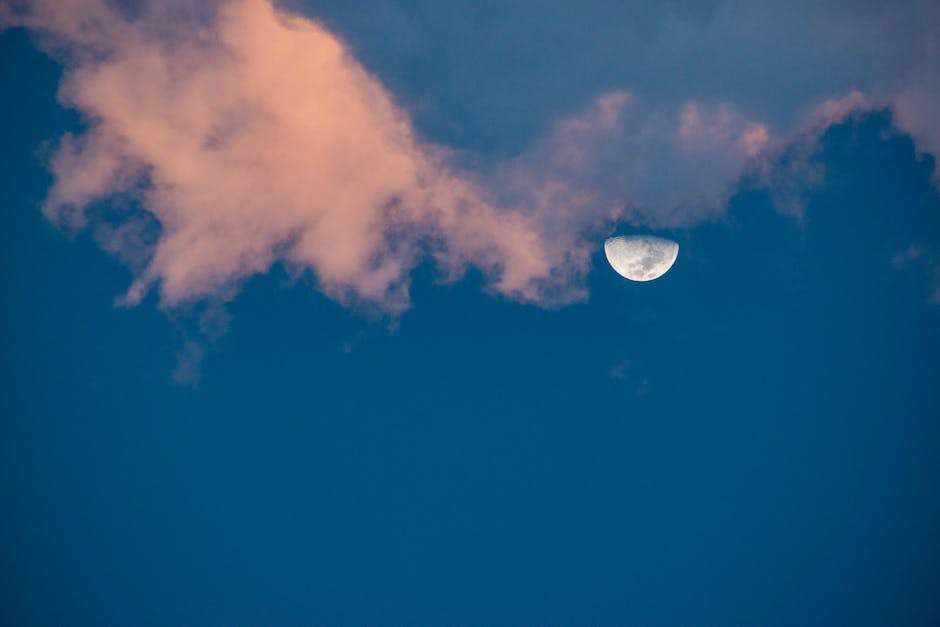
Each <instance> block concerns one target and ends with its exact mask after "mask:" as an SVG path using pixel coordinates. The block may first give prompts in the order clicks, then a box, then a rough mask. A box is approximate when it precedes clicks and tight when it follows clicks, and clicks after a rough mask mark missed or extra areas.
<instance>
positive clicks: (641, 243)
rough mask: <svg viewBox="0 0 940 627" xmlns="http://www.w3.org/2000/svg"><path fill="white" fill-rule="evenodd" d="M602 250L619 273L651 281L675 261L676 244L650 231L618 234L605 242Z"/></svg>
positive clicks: (628, 277)
mask: <svg viewBox="0 0 940 627" xmlns="http://www.w3.org/2000/svg"><path fill="white" fill-rule="evenodd" d="M604 254H606V255H607V261H608V262H610V265H611V267H612V268H613V269H614V270H616V271H617V274H619V275H620V276H622V277H624V278H627V279H630V280H631V281H652V280H653V279H658V278H659V277H661V276H662V275H664V274H666V273H667V272H668V271H669V268H671V267H672V264H674V263H675V262H676V257H678V256H679V244H677V243H675V242H674V241H672V240H671V239H666V238H663V237H656V236H653V235H630V236H624V235H620V236H617V237H611V238H609V239H608V240H607V241H606V242H604Z"/></svg>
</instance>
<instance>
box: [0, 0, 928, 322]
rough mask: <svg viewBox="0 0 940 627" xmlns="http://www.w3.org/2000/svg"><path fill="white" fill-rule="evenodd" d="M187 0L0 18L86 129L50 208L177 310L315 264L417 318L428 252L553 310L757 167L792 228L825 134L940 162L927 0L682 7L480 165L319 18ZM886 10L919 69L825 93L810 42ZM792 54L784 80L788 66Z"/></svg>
mask: <svg viewBox="0 0 940 627" xmlns="http://www.w3.org/2000/svg"><path fill="white" fill-rule="evenodd" d="M758 5H759V6H758ZM135 6H137V5H135ZM194 6H195V5H191V4H189V3H184V2H177V1H176V0H173V1H170V2H167V3H160V4H159V5H157V4H156V3H154V4H153V5H152V6H151V5H147V4H144V5H143V6H142V7H138V9H137V10H135V11H129V10H126V9H119V8H116V4H114V3H110V2H106V1H105V0H69V1H68V2H57V1H53V0H30V1H26V2H20V3H17V4H3V5H0V24H6V25H23V26H26V27H28V28H30V29H32V30H33V31H35V32H36V33H38V34H39V37H40V41H41V42H42V44H43V45H44V46H45V47H46V48H47V49H48V50H50V51H51V52H52V54H54V55H56V56H57V58H59V59H61V60H62V61H63V63H64V65H65V68H66V70H65V74H64V78H63V83H62V86H61V90H60V99H61V100H62V102H63V103H64V104H66V105H68V106H71V107H74V108H75V109H77V110H78V111H80V112H81V113H82V115H83V116H84V120H85V124H86V128H85V130H84V131H82V132H81V133H79V134H77V135H66V136H65V137H62V138H61V140H60V141H59V142H58V147H57V149H56V151H55V152H54V156H53V157H52V159H51V164H50V165H51V169H52V171H53V173H54V175H55V182H54V185H53V187H52V188H51V189H50V191H49V194H48V197H47V199H46V201H45V205H44V210H45V213H46V215H47V216H48V217H49V219H50V220H52V221H53V222H55V223H57V224H60V225H62V226H63V227H66V228H73V229H77V228H84V227H87V226H89V225H90V226H91V227H92V228H93V229H94V231H95V233H96V237H97V239H98V241H99V242H101V244H102V246H103V247H104V248H105V249H107V250H108V251H110V252H112V253H114V254H116V255H119V256H121V257H122V258H123V259H124V260H125V261H127V263H128V265H129V266H130V267H131V269H132V270H133V271H134V272H135V279H134V281H133V283H132V285H131V286H130V287H129V289H128V291H127V293H126V294H125V295H124V296H123V299H122V302H124V303H126V304H135V303H138V302H140V300H141V299H142V298H143V297H144V296H145V294H147V293H148V292H149V291H150V290H153V289H157V290H158V291H159V294H160V300H161V303H162V305H163V306H164V307H167V308H174V307H178V306H180V305H183V304H186V303H192V302H197V301H202V300H209V301H224V300H226V299H229V298H231V297H232V295H234V294H235V293H236V292H237V290H238V289H239V287H240V285H241V283H242V282H243V281H244V280H245V279H247V278H248V277H250V276H251V275H254V274H257V273H264V272H266V271H268V269H269V268H271V266H272V265H274V264H276V263H281V264H283V265H285V266H286V267H287V268H288V269H290V270H291V271H292V272H295V273H303V272H310V273H312V275H313V276H315V278H316V281H317V284H318V286H319V287H320V288H321V289H322V290H323V291H324V292H325V293H326V294H328V295H329V296H331V297H333V298H335V299H337V300H339V301H341V302H344V303H368V304H370V305H372V306H376V307H378V308H380V309H381V310H383V311H386V312H389V313H392V314H395V313H399V312H401V311H403V310H404V309H406V308H407V307H408V306H409V273H410V271H411V270H412V269H413V268H414V267H415V266H416V265H417V264H419V263H421V262H422V260H425V259H433V260H434V262H435V264H436V265H437V267H438V268H439V269H440V270H441V271H442V272H443V273H444V274H445V276H447V277H450V278H456V277H459V276H460V275H461V274H462V273H463V272H464V271H465V269H466V268H467V267H468V266H471V265H472V266H476V267H478V268H480V269H481V270H482V272H483V273H484V275H485V276H486V277H487V279H488V281H489V283H488V285H489V289H490V290H492V291H493V292H495V293H498V294H501V295H504V296H506V297H508V298H512V299H517V300H521V301H528V302H536V303H540V304H548V305H554V304H562V303H566V302H570V301H573V300H577V299H580V298H584V297H585V296H586V292H585V289H584V276H585V274H586V272H587V271H588V269H589V262H590V257H591V254H592V252H593V250H594V246H595V244H596V239H595V236H596V235H597V234H598V233H599V232H603V231H609V230H610V229H611V228H613V226H614V225H615V224H616V223H618V222H620V221H628V222H631V223H634V224H644V225H648V226H653V227H677V226H688V225H691V224H695V223H696V222H698V221H701V220H704V219H709V218H712V217H714V216H717V215H720V214H721V212H722V211H723V208H724V206H725V204H726V202H727V199H728V197H729V196H730V194H731V193H732V192H733V191H734V189H735V185H736V182H737V181H738V180H739V179H740V177H741V176H742V175H743V174H745V173H751V174H754V173H756V174H758V177H759V179H760V180H761V181H763V183H764V184H765V185H767V186H768V187H769V188H770V189H771V190H772V192H773V195H774V197H775V198H776V199H777V201H778V205H779V206H780V207H781V209H783V210H786V211H789V212H791V213H793V214H795V215H799V214H800V212H801V211H802V206H803V198H804V196H805V194H806V191H807V190H808V189H812V188H813V187H814V186H816V185H819V184H820V182H821V180H822V178H821V174H820V172H819V170H818V168H817V167H816V164H814V163H813V158H812V157H813V155H814V152H815V150H816V147H817V144H818V140H819V137H820V136H821V135H822V133H823V132H824V131H825V129H826V128H827V127H828V126H829V125H831V124H833V123H836V122H839V121H840V120H843V119H845V118H846V117H847V116H850V115H854V114H855V113H856V112H858V111H863V110H867V109H870V108H880V107H885V106H888V107H892V108H893V110H894V111H895V114H896V119H897V121H898V123H899V124H900V125H901V127H902V128H903V129H904V130H906V131H908V132H911V133H912V134H913V135H914V137H915V139H916V140H917V141H918V145H919V146H920V147H921V148H922V149H924V150H936V149H938V148H940V124H938V123H937V121H936V116H932V115H931V114H930V112H931V111H935V110H936V105H937V104H938V103H940V87H938V85H940V82H938V80H940V79H937V78H936V75H935V76H934V78H933V79H929V78H924V77H925V76H927V74H925V72H924V67H927V65H925V63H927V64H928V65H929V63H928V62H929V61H930V60H931V59H933V60H934V61H936V60H937V56H938V47H937V44H936V39H935V38H934V39H932V40H931V38H930V37H929V36H925V33H926V32H927V31H928V30H929V29H926V30H925V27H923V26H918V27H917V28H913V27H910V28H909V26H910V25H911V24H915V23H918V22H927V23H937V22H940V20H938V15H940V10H938V9H937V8H936V7H934V6H932V5H929V3H920V2H912V3H910V4H906V5H904V7H903V8H899V9H897V10H896V11H894V12H893V13H892V12H889V13H887V14H886V13H885V12H884V11H880V10H875V9H873V8H865V9H864V10H862V9H859V10H858V11H857V12H856V13H857V15H853V17H852V19H850V20H848V21H847V22H846V24H848V25H849V26H851V28H849V27H848V26H846V28H835V27H832V25H833V24H839V23H841V22H840V21H839V20H840V19H842V15H841V13H840V12H839V11H836V10H834V9H833V8H832V7H830V6H829V5H826V7H823V8H822V9H820V10H819V12H818V16H817V17H818V20H817V21H818V22H819V23H820V24H825V25H827V28H829V27H832V28H829V30H828V31H827V30H826V29H821V30H820V29H819V28H816V27H814V28H812V29H810V31H811V32H810V33H809V34H806V33H804V31H805V29H803V27H804V26H805V25H804V24H803V22H802V21H800V20H794V18H793V11H792V10H791V11H789V12H787V13H781V12H780V10H779V8H775V7H776V5H773V4H764V3H756V4H753V5H752V4H750V3H748V4H747V5H746V6H737V5H735V4H734V3H719V4H717V5H716V6H715V8H714V10H712V11H707V12H705V14H704V15H705V17H703V16H702V15H699V14H698V13H696V12H693V14H690V15H689V16H685V15H680V14H678V13H677V14H675V15H671V16H669V17H668V19H664V20H662V21H661V22H660V23H659V26H658V30H656V34H655V36H651V37H648V38H646V39H644V41H646V44H645V46H646V47H645V48H643V49H639V48H638V49H637V50H636V51H635V52H636V55H635V56H636V58H637V61H636V65H637V67H645V68H647V70H648V71H647V72H646V73H645V74H644V73H643V72H639V73H637V72H634V73H633V75H632V80H631V77H630V75H629V73H627V74H626V80H625V81H624V82H625V83H627V84H628V87H626V88H622V87H612V88H610V89H607V90H602V91H601V93H600V95H598V96H596V97H595V98H593V99H592V100H589V101H588V104H587V105H586V106H585V107H584V108H583V110H582V111H580V112H577V113H574V114H571V113H570V112H569V114H567V115H563V116H561V117H558V118H557V119H556V120H555V122H554V123H553V124H551V125H549V126H548V128H546V129H545V130H544V132H542V133H541V135H540V136H539V137H537V138H536V139H534V140H533V141H531V142H530V144H529V145H528V147H527V148H525V149H524V150H522V151H520V152H519V153H518V154H516V155H515V156H514V157H512V158H509V159H505V160H503V161H502V162H500V163H497V164H495V165H493V164H489V165H481V166H480V167H479V168H477V169H476V170H475V171H469V170H467V169H466V168H462V167H459V166H458V165H456V164H457V160H456V159H455V158H454V154H453V153H452V151H451V150H450V149H449V148H448V147H446V146H442V145H439V144H435V143H432V142H430V141H428V140H426V139H425V138H423V137H422V136H421V134H420V133H419V132H418V131H417V130H416V128H415V125H414V124H413V123H412V120H411V119H410V117H409V114H408V112H407V111H405V110H404V109H403V108H402V107H401V106H399V105H398V104H397V103H396V101H395V99H394V98H393V96H392V95H391V93H390V92H389V91H388V90H387V89H386V88H385V87H384V86H383V84H382V82H381V81H380V80H379V78H377V77H376V76H374V75H373V74H371V73H370V72H368V71H367V70H366V69H365V68H364V67H363V65H362V64H361V63H360V62H359V60H357V59H356V58H355V57H354V56H353V55H352V53H351V52H350V49H349V47H348V46H346V45H345V44H344V42H343V41H342V40H341V39H340V38H339V37H337V36H336V35H335V34H334V33H332V32H331V31H330V30H328V29H327V28H325V27H324V25H323V24H322V23H320V22H318V21H316V20H314V19H311V18H307V17H303V16H300V15H297V14H294V13H290V12H287V11H285V10H281V9H278V8H276V7H275V6H274V5H272V4H271V2H269V1H268V0H224V1H222V0H220V1H214V2H209V3H204V4H200V5H198V7H197V8H193V7H194ZM735 7H737V8H735ZM886 15H887V17H890V18H891V19H890V20H887V22H886V24H887V25H886V26H885V28H886V29H888V30H889V31H890V32H891V33H893V35H892V37H894V36H896V35H897V33H898V32H909V33H910V37H911V38H912V39H916V40H917V41H918V42H921V43H920V44H918V45H917V46H914V47H912V48H911V49H910V50H908V47H905V46H900V45H898V46H897V47H899V48H903V50H904V51H906V52H904V54H901V53H897V54H895V53H893V52H892V53H891V54H887V53H886V54H885V55H884V57H885V61H884V63H883V65H886V66H890V68H895V69H896V68H898V67H902V65H900V63H901V62H900V61H898V58H899V55H900V57H903V58H906V59H907V66H906V67H907V68H908V70H909V71H908V72H906V73H905V74H904V75H903V76H901V75H899V73H898V72H897V71H894V73H893V74H891V72H888V71H887V70H884V71H883V68H882V67H881V66H879V65H877V64H874V63H870V64H869V66H870V67H871V68H873V69H872V70H871V72H870V73H868V74H866V73H865V72H855V73H854V74H852V73H849V74H851V77H850V78H851V80H849V79H847V78H846V77H845V76H842V75H839V76H838V77H837V78H838V80H833V81H832V84H831V85H827V87H826V90H822V89H821V88H820V87H819V84H820V79H819V76H817V75H820V76H821V75H822V74H825V72H823V73H822V74H820V72H821V70H819V71H818V68H817V67H816V65H813V64H812V63H807V60H809V61H812V59H806V58H804V57H805V56H806V55H807V54H808V51H810V50H812V49H813V47H814V46H815V48H818V49H820V50H825V49H828V48H830V47H832V46H834V45H835V44H836V43H840V45H842V44H845V45H846V46H847V49H848V50H864V47H863V46H861V44H860V43H859V42H862V43H865V45H867V42H869V41H872V40H871V39H870V38H868V37H867V34H870V33H872V32H875V31H873V30H872V29H873V26H872V25H873V24H875V23H877V22H879V21H880V22H885V19H887V18H886V17H885V16H886ZM797 22H798V24H797ZM794 24H797V26H798V27H799V28H797V27H795V26H794ZM800 29H803V30H800ZM791 31H792V33H796V34H793V38H792V41H791V40H789V39H788V40H786V41H784V40H783V39H782V38H783V37H784V35H783V34H786V33H791ZM781 33H783V34H781ZM827 37H828V38H829V39H827ZM931 41H933V43H930V42H931ZM924 42H926V43H924ZM784 44H786V45H784ZM872 45H873V46H875V48H877V49H878V50H882V49H886V48H885V44H884V42H881V41H880V40H876V41H874V42H873V43H872ZM723 46H726V47H727V49H725V48H723ZM918 46H919V47H918ZM780 50H784V53H781V52H780ZM787 51H790V52H792V55H791V57H792V58H791V57H788V56H787V55H788V54H790V52H787ZM732 52H733V53H734V54H731V53H732ZM860 54H861V53H860ZM677 55H678V57H677ZM729 55H730V56H729ZM905 55H906V56H905ZM676 58H682V59H685V62H686V63H687V67H688V71H687V72H685V70H684V72H685V74H684V76H685V82H684V83H682V85H681V86H682V88H683V90H679V89H678V87H676V86H675V85H677V83H676V84H674V83H673V82H671V83H670V85H673V86H672V87H669V89H665V88H663V87H662V84H661V83H662V78H661V77H663V76H667V77H668V76H671V75H672V74H671V73H674V68H673V65H674V61H675V59H676ZM781 59H784V60H786V61H787V62H788V63H789V64H790V65H792V66H794V67H795V68H796V69H794V70H793V76H790V75H784V74H781V67H783V65H781V64H782V61H781ZM925 59H926V61H925ZM902 60H903V59H902ZM752 61H754V62H763V63H765V65H766V71H767V72H770V73H775V74H773V75H768V74H766V73H765V74H761V75H760V76H758V77H757V78H759V79H761V80H763V82H764V87H763V88H762V89H759V88H754V85H753V84H752V83H753V82H754V79H755V76H756V75H754V72H753V68H751V65H753V63H752ZM748 63H751V65H748ZM684 67H686V66H684ZM853 67H854V66H853ZM670 68H672V69H670ZM716 68H717V69H716ZM748 68H750V70H749V69H748ZM890 68H889V69H890ZM721 69H723V71H725V72H730V71H737V72H738V74H740V81H739V82H740V84H741V85H743V86H744V87H742V88H740V89H738V88H728V89H723V88H722V86H721V85H724V84H726V83H727V81H725V80H724V79H721V80H719V79H720V77H721V76H723V74H720V73H717V70H721ZM749 71H750V74H749V73H748V72H749ZM795 76H799V77H802V78H801V80H802V81H803V82H802V83H801V82H800V81H799V80H796V78H794V77H795ZM827 76H829V75H827ZM886 76H894V77H895V78H890V79H889V78H886ZM650 77H653V78H650ZM657 77H659V78H657ZM778 79H779V80H778ZM784 79H786V80H784ZM657 81H658V82H657ZM852 81H854V82H856V83H858V84H859V85H858V86H859V89H857V90H856V89H852V88H851V85H852ZM718 83H721V84H718ZM778 83H779V84H780V85H781V86H780V88H779V90H778V91H774V89H777V88H776V87H775V88H774V89H771V88H770V86H771V85H777V84H778ZM804 83H805V84H804ZM657 85H658V86H657ZM748 86H750V87H748ZM480 89H481V90H485V89H486V87H485V86H484V87H481V88H480Z"/></svg>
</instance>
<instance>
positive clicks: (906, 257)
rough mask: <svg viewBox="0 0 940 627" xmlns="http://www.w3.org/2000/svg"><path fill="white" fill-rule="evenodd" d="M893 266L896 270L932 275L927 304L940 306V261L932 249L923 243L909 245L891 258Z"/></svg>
mask: <svg viewBox="0 0 940 627" xmlns="http://www.w3.org/2000/svg"><path fill="white" fill-rule="evenodd" d="M891 265H893V266H894V268H895V269H896V270H908V269H915V270H921V271H926V273H927V274H929V275H930V294H929V295H928V296H927V302H928V303H929V304H931V305H940V259H938V256H937V255H936V254H934V250H933V248H932V247H930V246H928V245H926V244H921V243H916V244H909V245H908V246H907V248H905V249H904V250H901V251H899V252H897V253H896V254H895V255H894V256H893V257H892V258H891Z"/></svg>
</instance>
